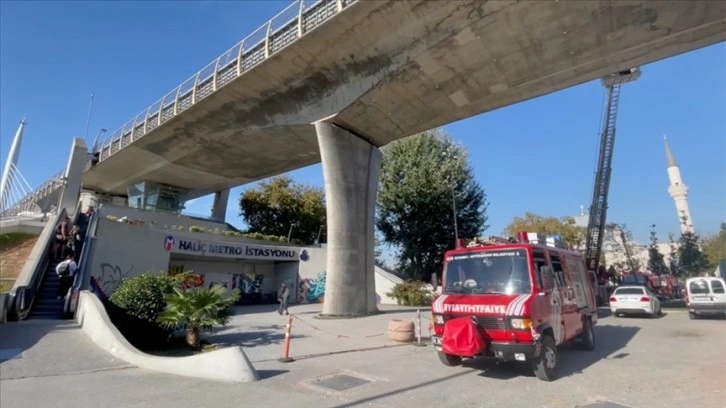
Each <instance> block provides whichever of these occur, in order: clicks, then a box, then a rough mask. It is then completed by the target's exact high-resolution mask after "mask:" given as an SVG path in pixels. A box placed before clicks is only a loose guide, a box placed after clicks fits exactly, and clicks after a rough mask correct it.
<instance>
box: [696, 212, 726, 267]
mask: <svg viewBox="0 0 726 408" xmlns="http://www.w3.org/2000/svg"><path fill="white" fill-rule="evenodd" d="M701 247H702V248H703V253H704V254H705V255H706V256H707V257H708V262H709V265H708V266H709V269H716V267H717V266H718V264H719V263H720V262H721V261H722V260H724V259H726V222H722V223H721V229H720V230H719V232H718V234H715V235H712V236H710V237H706V238H704V239H703V241H702V243H701Z"/></svg>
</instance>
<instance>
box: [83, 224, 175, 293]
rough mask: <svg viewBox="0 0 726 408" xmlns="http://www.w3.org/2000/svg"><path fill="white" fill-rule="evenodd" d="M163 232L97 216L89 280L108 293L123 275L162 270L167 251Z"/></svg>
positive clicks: (129, 276) (165, 265)
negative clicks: (96, 230) (96, 229)
mask: <svg viewBox="0 0 726 408" xmlns="http://www.w3.org/2000/svg"><path fill="white" fill-rule="evenodd" d="M165 236H166V234H165V232H164V231H162V230H154V229H149V228H144V227H139V226H135V225H130V224H125V223H120V222H116V221H109V220H106V219H103V218H101V219H99V220H98V232H97V235H96V242H95V245H94V247H93V254H92V255H91V260H90V265H91V269H90V274H89V275H90V277H89V279H90V284H91V287H92V288H93V289H94V290H98V291H99V292H100V294H102V295H104V296H109V295H111V293H113V292H114V291H115V290H116V288H117V287H118V285H119V284H120V283H121V281H122V280H123V279H127V278H131V277H133V276H137V275H140V274H142V273H145V272H149V271H163V272H166V271H167V270H168V268H169V252H168V251H167V250H166V248H165V247H164V237H165Z"/></svg>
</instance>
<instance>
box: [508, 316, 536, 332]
mask: <svg viewBox="0 0 726 408" xmlns="http://www.w3.org/2000/svg"><path fill="white" fill-rule="evenodd" d="M511 324H512V328H513V329H515V330H529V329H530V328H531V327H532V321H531V320H530V319H519V318H517V319H512V320H511Z"/></svg>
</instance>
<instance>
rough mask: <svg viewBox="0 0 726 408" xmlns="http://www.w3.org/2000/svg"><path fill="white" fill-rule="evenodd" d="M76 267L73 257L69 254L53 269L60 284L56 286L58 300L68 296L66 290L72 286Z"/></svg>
mask: <svg viewBox="0 0 726 408" xmlns="http://www.w3.org/2000/svg"><path fill="white" fill-rule="evenodd" d="M77 270H78V265H77V264H76V261H74V260H73V255H71V254H69V255H67V256H66V259H65V261H63V262H61V263H59V264H58V265H57V266H56V267H55V273H56V274H57V275H58V277H59V278H60V284H59V285H58V299H65V297H66V294H68V289H70V288H71V285H73V278H74V277H75V276H76V271H77Z"/></svg>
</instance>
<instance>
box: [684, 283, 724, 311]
mask: <svg viewBox="0 0 726 408" xmlns="http://www.w3.org/2000/svg"><path fill="white" fill-rule="evenodd" d="M686 308H688V317H690V318H691V319H695V318H697V317H698V316H699V315H702V314H719V315H723V316H724V317H726V282H724V279H723V278H714V277H710V276H705V277H701V278H689V279H688V280H686Z"/></svg>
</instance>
